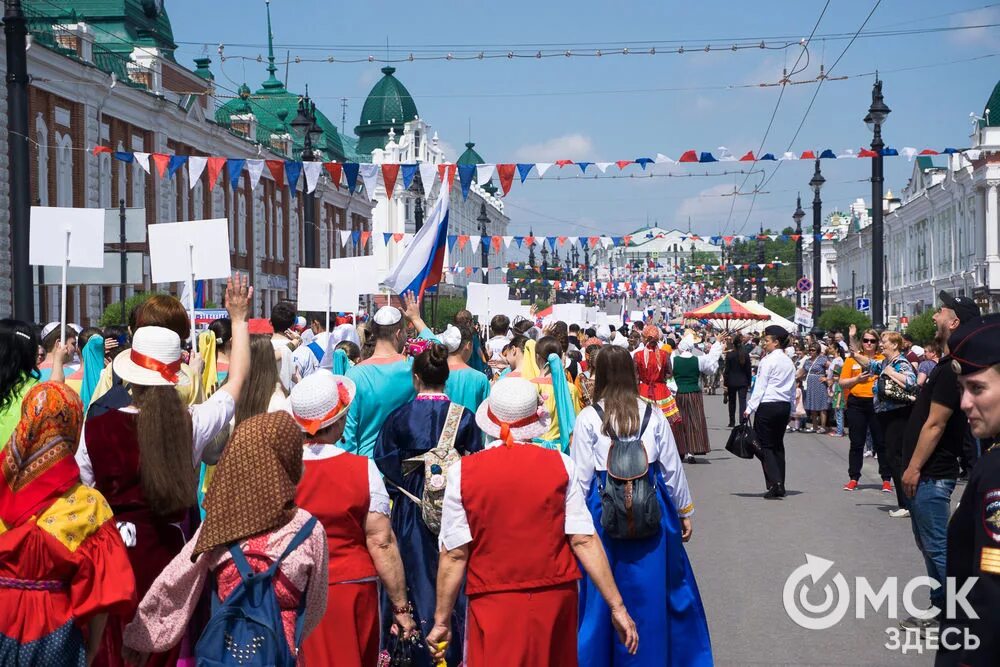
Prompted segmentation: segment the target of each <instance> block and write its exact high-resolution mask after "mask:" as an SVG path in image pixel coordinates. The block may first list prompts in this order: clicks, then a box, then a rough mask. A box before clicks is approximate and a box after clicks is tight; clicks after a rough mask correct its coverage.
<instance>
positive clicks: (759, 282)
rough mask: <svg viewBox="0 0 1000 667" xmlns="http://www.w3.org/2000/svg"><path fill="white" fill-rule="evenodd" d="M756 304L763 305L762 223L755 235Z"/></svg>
mask: <svg viewBox="0 0 1000 667" xmlns="http://www.w3.org/2000/svg"><path fill="white" fill-rule="evenodd" d="M757 303H761V304H762V303H764V223H763V222H762V223H760V234H758V235H757Z"/></svg>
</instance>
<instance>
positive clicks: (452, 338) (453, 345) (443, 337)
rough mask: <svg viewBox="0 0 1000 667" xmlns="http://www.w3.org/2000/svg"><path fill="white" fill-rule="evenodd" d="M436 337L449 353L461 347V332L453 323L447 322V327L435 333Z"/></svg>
mask: <svg viewBox="0 0 1000 667" xmlns="http://www.w3.org/2000/svg"><path fill="white" fill-rule="evenodd" d="M437 338H438V340H439V341H441V344H442V345H444V346H445V347H447V348H448V352H450V353H451V354H454V353H455V352H458V348H460V347H462V332H461V331H459V329H458V327H456V326H455V325H453V324H449V325H448V328H446V329H445V330H444V331H443V332H441V333H439V334H438V335H437Z"/></svg>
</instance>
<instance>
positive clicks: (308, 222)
mask: <svg viewBox="0 0 1000 667" xmlns="http://www.w3.org/2000/svg"><path fill="white" fill-rule="evenodd" d="M291 125H292V129H294V130H295V131H296V133H297V134H299V135H301V136H302V161H303V162H311V161H313V160H315V159H316V154H315V153H314V152H313V142H314V141H315V140H317V139H318V138H319V136H320V135H322V134H323V130H322V129H320V127H319V125H317V124H316V105H315V104H313V102H312V100H310V99H309V88H308V87H307V88H306V94H305V96H304V97H301V98H299V110H298V113H296V114H295V118H294V119H293V120H292V123H291ZM303 189H304V190H306V191H307V192H306V193H305V201H304V203H303V206H302V210H303V213H304V216H303V217H304V219H303V225H302V226H303V230H302V233H303V235H304V236H303V243H302V248H303V250H304V251H305V262H304V263H305V265H306V267H315V266H317V265H318V264H317V258H316V195H315V192H308V190H309V188H308V186H306V187H304V188H303Z"/></svg>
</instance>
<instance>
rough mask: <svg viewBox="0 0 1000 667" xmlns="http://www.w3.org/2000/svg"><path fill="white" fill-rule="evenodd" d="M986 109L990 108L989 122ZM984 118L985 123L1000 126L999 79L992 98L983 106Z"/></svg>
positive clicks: (990, 125)
mask: <svg viewBox="0 0 1000 667" xmlns="http://www.w3.org/2000/svg"><path fill="white" fill-rule="evenodd" d="M986 109H989V110H990V116H989V119H988V122H987V120H986ZM983 119H984V121H983V123H984V124H985V125H987V126H989V127H1000V81H997V85H996V86H994V88H993V93H992V94H991V95H990V99H988V100H986V106H985V107H984V108H983Z"/></svg>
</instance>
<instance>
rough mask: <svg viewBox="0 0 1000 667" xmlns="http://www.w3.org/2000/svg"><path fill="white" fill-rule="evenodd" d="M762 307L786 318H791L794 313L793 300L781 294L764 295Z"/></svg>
mask: <svg viewBox="0 0 1000 667" xmlns="http://www.w3.org/2000/svg"><path fill="white" fill-rule="evenodd" d="M764 307H765V308H767V309H768V310H770V311H771V312H773V313H777V314H778V315H781V316H782V317H784V318H786V319H792V316H793V315H795V302H794V301H792V300H791V299H786V298H785V297H783V296H773V295H772V296H766V297H764Z"/></svg>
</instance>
